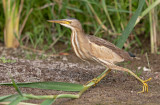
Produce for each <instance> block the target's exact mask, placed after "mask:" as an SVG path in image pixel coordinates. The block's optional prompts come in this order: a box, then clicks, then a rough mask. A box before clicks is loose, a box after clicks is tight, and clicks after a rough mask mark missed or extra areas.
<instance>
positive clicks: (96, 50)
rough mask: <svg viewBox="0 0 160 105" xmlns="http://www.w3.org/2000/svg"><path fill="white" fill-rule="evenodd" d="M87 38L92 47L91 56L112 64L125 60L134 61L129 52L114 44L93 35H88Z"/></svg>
mask: <svg viewBox="0 0 160 105" xmlns="http://www.w3.org/2000/svg"><path fill="white" fill-rule="evenodd" d="M87 38H88V40H89V42H90V45H91V54H92V56H94V57H95V58H98V59H100V60H104V61H107V62H110V63H116V62H122V61H124V60H131V59H132V58H131V57H130V55H129V54H128V52H126V51H124V50H122V49H120V48H118V47H116V46H115V45H114V44H112V43H110V42H108V41H106V40H104V39H101V38H98V37H95V36H91V35H87Z"/></svg>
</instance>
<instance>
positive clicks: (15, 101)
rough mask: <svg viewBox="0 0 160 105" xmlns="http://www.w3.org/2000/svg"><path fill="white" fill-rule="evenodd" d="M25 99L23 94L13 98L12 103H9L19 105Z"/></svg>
mask: <svg viewBox="0 0 160 105" xmlns="http://www.w3.org/2000/svg"><path fill="white" fill-rule="evenodd" d="M22 100H23V97H22V96H19V97H17V98H16V99H15V100H13V101H12V102H11V103H10V104H8V105H17V104H18V103H19V102H21V101H22Z"/></svg>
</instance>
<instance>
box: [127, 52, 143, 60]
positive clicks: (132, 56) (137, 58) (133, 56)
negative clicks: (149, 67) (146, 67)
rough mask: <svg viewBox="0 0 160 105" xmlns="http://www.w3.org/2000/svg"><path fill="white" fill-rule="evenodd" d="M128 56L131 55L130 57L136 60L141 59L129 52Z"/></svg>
mask: <svg viewBox="0 0 160 105" xmlns="http://www.w3.org/2000/svg"><path fill="white" fill-rule="evenodd" d="M128 54H129V56H130V57H133V58H136V59H140V58H139V57H136V55H134V54H133V53H131V52H128Z"/></svg>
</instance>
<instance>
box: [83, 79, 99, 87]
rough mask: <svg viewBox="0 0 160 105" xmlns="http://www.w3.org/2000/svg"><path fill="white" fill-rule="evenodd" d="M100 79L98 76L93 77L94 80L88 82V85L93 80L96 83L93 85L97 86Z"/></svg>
mask: <svg viewBox="0 0 160 105" xmlns="http://www.w3.org/2000/svg"><path fill="white" fill-rule="evenodd" d="M99 81H100V80H99V79H98V78H93V79H92V80H90V81H88V82H87V83H86V85H87V84H89V83H91V82H93V83H94V85H93V86H96V85H97V84H98V82H99Z"/></svg>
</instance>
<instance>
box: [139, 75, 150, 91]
mask: <svg viewBox="0 0 160 105" xmlns="http://www.w3.org/2000/svg"><path fill="white" fill-rule="evenodd" d="M151 79H152V78H149V79H147V80H145V81H142V83H143V90H142V91H140V92H138V93H143V92H148V85H147V83H146V82H148V81H150V80H151Z"/></svg>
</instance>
